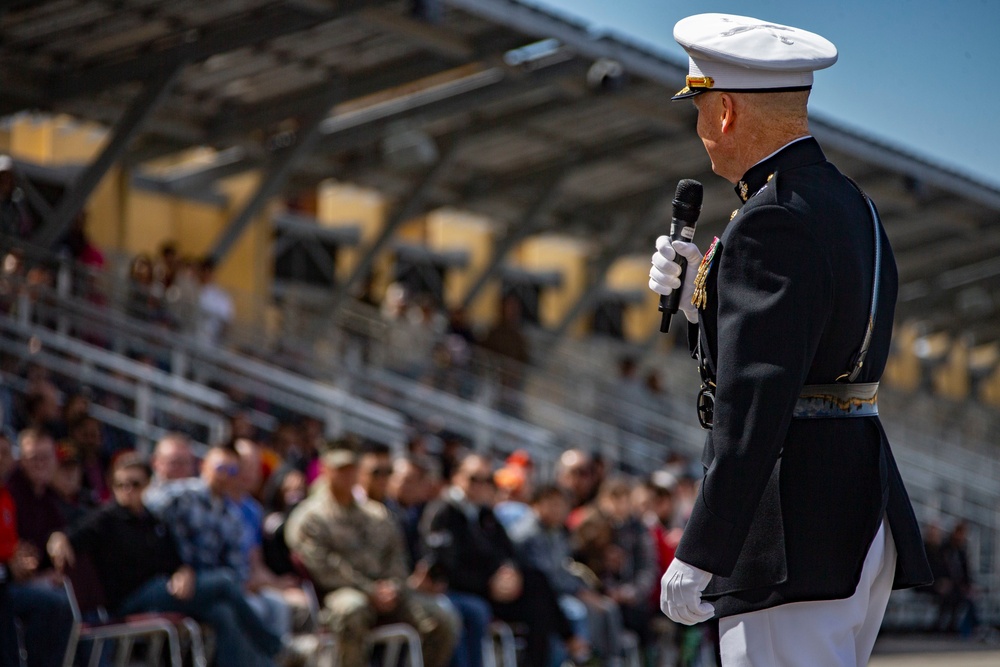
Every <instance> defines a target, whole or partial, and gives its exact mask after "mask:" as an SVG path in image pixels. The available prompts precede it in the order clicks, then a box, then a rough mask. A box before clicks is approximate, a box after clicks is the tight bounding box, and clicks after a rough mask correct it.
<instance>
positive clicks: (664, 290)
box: [649, 236, 701, 324]
mask: <svg viewBox="0 0 1000 667" xmlns="http://www.w3.org/2000/svg"><path fill="white" fill-rule="evenodd" d="M678 255H680V256H681V257H683V258H684V259H686V260H687V270H686V271H685V272H684V286H683V287H681V281H680V277H679V276H680V275H681V267H680V265H679V264H678V263H677V261H676V257H677V256H678ZM699 264H701V251H700V250H698V246H696V245H695V244H693V243H685V242H684V241H674V242H673V244H672V245H671V243H670V237H669V236H661V237H659V238H658V239H656V252H654V253H653V268H651V269H650V270H649V289H651V290H653V291H654V292H656V293H657V294H662V295H663V296H667V295H669V294H670V293H671V292H673V291H674V290H675V289H677V288H679V287H680V288H681V301H680V304H679V305H678V308H679V309H680V310H681V311H682V312H683V313H684V317H686V318H687V319H688V322H690V323H691V324H697V323H698V308H697V306H695V305H694V304H692V303H691V295H692V294H694V279H695V276H697V275H698V265H699Z"/></svg>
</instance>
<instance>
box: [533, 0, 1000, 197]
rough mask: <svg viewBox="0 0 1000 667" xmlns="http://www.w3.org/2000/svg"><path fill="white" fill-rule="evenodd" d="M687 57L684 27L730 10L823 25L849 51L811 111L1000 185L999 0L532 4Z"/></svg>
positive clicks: (824, 80)
mask: <svg viewBox="0 0 1000 667" xmlns="http://www.w3.org/2000/svg"><path fill="white" fill-rule="evenodd" d="M530 2H531V3H532V4H536V5H540V6H543V7H547V8H549V9H554V10H556V11H557V13H561V14H566V15H570V16H574V17H576V18H578V19H583V20H584V21H586V22H588V23H590V24H591V25H592V26H593V27H594V29H595V31H598V32H616V33H620V34H622V35H625V36H627V37H629V38H630V39H633V40H636V41H639V42H643V43H645V44H646V45H648V46H651V47H652V48H654V49H656V50H659V51H661V52H664V53H667V54H672V55H674V56H676V57H677V58H682V59H683V60H685V61H686V60H687V56H686V54H685V53H684V51H683V50H682V49H681V48H680V47H679V46H678V45H677V43H676V42H674V40H673V27H674V24H675V23H676V22H677V21H678V20H680V19H681V18H684V17H685V16H688V15H690V14H698V13H702V12H722V13H729V14H742V15H744V16H754V17H756V18H760V19H765V20H768V21H774V22H777V23H785V24H787V25H793V26H795V27H798V28H804V29H806V30H811V31H813V32H817V33H819V34H821V35H823V36H824V37H826V38H827V39H829V40H830V41H832V42H833V43H834V44H836V45H837V48H838V50H839V52H840V58H839V60H838V62H837V63H836V64H835V65H834V66H833V67H831V68H830V69H827V70H823V71H820V72H817V73H816V80H815V83H814V85H813V93H812V96H811V103H810V108H811V109H812V111H813V113H814V114H816V116H817V117H822V118H824V119H828V120H830V121H833V122H836V123H837V124H839V125H841V126H843V127H845V128H847V129H850V130H855V131H857V132H859V133H862V134H865V135H870V136H872V137H874V138H876V139H879V140H881V141H884V142H886V143H889V144H890V145H893V146H895V147H897V148H900V149H902V150H905V151H907V152H909V153H912V154H915V155H917V156H918V157H921V158H924V159H926V160H929V161H931V162H933V163H935V164H939V165H941V166H944V167H948V168H950V169H954V170H956V171H959V172H962V173H967V174H970V175H972V176H973V177H975V178H976V179H977V180H980V181H982V182H985V183H987V184H989V185H993V186H995V187H1000V0H823V1H818V0H756V1H755V2H753V3H747V2H735V1H734V0H714V1H712V2H703V1H700V0H696V1H693V2H692V1H688V2H677V1H676V0H530Z"/></svg>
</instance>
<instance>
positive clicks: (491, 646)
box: [483, 621, 517, 667]
mask: <svg viewBox="0 0 1000 667" xmlns="http://www.w3.org/2000/svg"><path fill="white" fill-rule="evenodd" d="M498 648H499V649H500V661H499V663H498V662H497V649H498ZM483 667H517V642H516V641H515V639H514V631H513V630H511V629H510V626H509V625H507V624H506V623H504V622H503V621H493V622H491V623H490V626H489V635H488V636H487V637H484V638H483Z"/></svg>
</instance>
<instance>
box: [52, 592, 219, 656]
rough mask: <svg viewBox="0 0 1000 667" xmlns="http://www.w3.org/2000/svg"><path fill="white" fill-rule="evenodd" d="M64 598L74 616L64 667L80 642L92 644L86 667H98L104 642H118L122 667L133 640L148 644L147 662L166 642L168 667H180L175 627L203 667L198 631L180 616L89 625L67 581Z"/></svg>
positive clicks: (146, 616) (148, 616) (152, 616)
mask: <svg viewBox="0 0 1000 667" xmlns="http://www.w3.org/2000/svg"><path fill="white" fill-rule="evenodd" d="M63 585H64V587H65V589H66V597H67V599H68V600H69V605H70V610H71V611H72V613H73V628H72V630H71V631H70V637H69V642H68V644H67V646H66V656H65V658H64V659H63V667H72V666H73V659H74V658H75V657H76V648H77V645H78V644H79V642H80V641H82V640H86V639H89V640H92V641H93V647H92V648H91V650H90V658H89V663H88V664H89V667H97V665H98V664H99V662H100V659H101V649H102V648H103V647H104V642H105V641H106V640H109V639H111V640H118V641H119V646H118V656H117V664H118V665H119V666H120V667H124V666H125V665H126V664H128V662H129V659H130V658H131V653H132V647H133V645H134V643H135V640H136V639H148V640H149V641H150V646H149V652H148V654H147V655H148V659H149V660H155V659H157V657H158V656H159V654H160V649H162V647H163V642H164V641H166V642H167V647H168V650H169V653H170V665H171V667H183V661H182V658H181V640H180V635H179V634H178V632H177V627H178V625H179V626H181V627H183V628H184V629H185V630H186V631H187V633H188V636H189V638H190V643H191V656H192V661H193V663H194V665H195V666H196V667H206V665H207V661H206V659H205V650H204V644H203V643H202V639H201V628H200V627H199V626H198V624H197V623H196V622H195V621H194V620H193V619H190V618H187V617H185V616H183V615H182V614H138V615H135V616H130V617H127V618H125V619H116V620H107V621H100V622H98V623H88V622H85V621H84V620H83V615H82V614H81V612H80V605H79V603H78V602H77V599H76V592H75V591H74V590H73V584H72V583H71V582H70V580H69V577H66V578H65V579H64V580H63Z"/></svg>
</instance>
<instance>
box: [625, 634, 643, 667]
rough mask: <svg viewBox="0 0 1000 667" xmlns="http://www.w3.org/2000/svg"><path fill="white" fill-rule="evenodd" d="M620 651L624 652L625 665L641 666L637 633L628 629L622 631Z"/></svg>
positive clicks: (627, 666) (631, 666)
mask: <svg viewBox="0 0 1000 667" xmlns="http://www.w3.org/2000/svg"><path fill="white" fill-rule="evenodd" d="M622 652H623V653H624V654H625V656H624V657H625V667H642V651H641V650H640V648H639V635H637V634H635V633H634V632H632V631H630V630H626V631H625V632H623V633H622Z"/></svg>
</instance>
